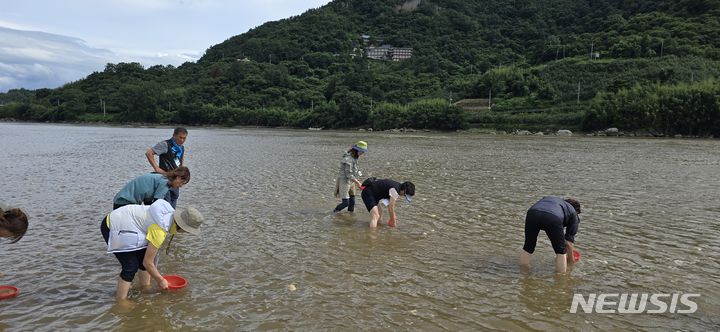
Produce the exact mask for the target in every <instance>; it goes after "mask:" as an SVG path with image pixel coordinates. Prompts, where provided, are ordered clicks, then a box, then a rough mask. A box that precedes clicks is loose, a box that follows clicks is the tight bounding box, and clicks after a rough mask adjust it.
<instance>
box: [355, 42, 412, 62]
mask: <svg viewBox="0 0 720 332" xmlns="http://www.w3.org/2000/svg"><path fill="white" fill-rule="evenodd" d="M412 52H413V49H412V47H393V46H392V45H381V46H369V47H367V48H366V49H365V57H367V58H370V59H375V60H392V61H402V60H406V59H410V58H411V57H412Z"/></svg>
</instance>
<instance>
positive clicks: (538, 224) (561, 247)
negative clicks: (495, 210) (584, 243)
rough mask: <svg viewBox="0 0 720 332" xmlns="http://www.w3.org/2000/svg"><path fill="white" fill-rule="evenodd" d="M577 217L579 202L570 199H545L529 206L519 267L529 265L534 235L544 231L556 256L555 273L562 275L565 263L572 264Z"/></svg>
mask: <svg viewBox="0 0 720 332" xmlns="http://www.w3.org/2000/svg"><path fill="white" fill-rule="evenodd" d="M579 214H580V203H579V202H578V201H576V200H574V199H572V198H566V199H562V198H559V197H553V196H547V197H543V198H542V199H541V200H539V201H538V202H537V203H535V204H534V205H533V206H531V207H530V209H529V210H528V212H527V215H526V216H525V244H524V245H523V251H522V252H521V253H520V265H523V266H528V265H530V255H532V253H533V252H535V244H536V243H537V237H538V234H540V230H544V231H545V234H547V236H548V238H550V242H551V243H552V246H553V250H554V251H555V254H556V256H555V271H557V272H559V273H564V272H565V271H566V270H567V264H568V262H569V263H572V262H573V256H572V252H573V251H574V250H575V249H574V246H573V244H574V243H575V234H577V231H578V226H579V225H580V219H579V218H578V215H579ZM565 230H566V231H565ZM567 253H569V254H570V255H569V256H568V255H567Z"/></svg>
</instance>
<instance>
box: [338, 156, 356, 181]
mask: <svg viewBox="0 0 720 332" xmlns="http://www.w3.org/2000/svg"><path fill="white" fill-rule="evenodd" d="M359 177H360V169H359V168H358V164H357V159H355V158H353V157H352V155H351V154H350V153H349V152H345V154H344V155H343V159H342V161H341V162H340V172H339V173H338V179H341V180H354V179H357V178H359Z"/></svg>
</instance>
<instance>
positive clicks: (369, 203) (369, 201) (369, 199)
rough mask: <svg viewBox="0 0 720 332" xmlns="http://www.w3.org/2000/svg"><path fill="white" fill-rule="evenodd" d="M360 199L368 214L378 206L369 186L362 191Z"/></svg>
mask: <svg viewBox="0 0 720 332" xmlns="http://www.w3.org/2000/svg"><path fill="white" fill-rule="evenodd" d="M360 197H362V200H363V203H365V208H367V210H368V212H370V210H372V208H374V207H375V206H377V205H378V201H377V200H375V196H374V195H373V192H372V189H371V188H369V186H368V187H366V188H365V189H363V191H362V194H360Z"/></svg>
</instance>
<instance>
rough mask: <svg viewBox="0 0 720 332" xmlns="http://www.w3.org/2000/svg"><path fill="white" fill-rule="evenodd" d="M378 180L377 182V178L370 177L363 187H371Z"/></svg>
mask: <svg viewBox="0 0 720 332" xmlns="http://www.w3.org/2000/svg"><path fill="white" fill-rule="evenodd" d="M376 180H377V178H376V177H369V178H367V179H365V181H363V182H362V185H363V187H367V186H370V185H372V183H373V182H375V181H376Z"/></svg>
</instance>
